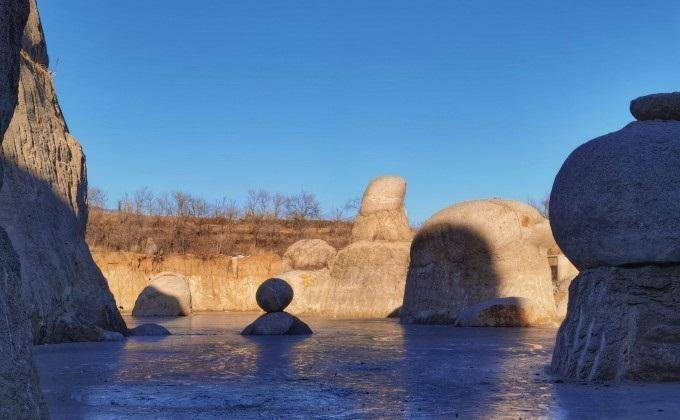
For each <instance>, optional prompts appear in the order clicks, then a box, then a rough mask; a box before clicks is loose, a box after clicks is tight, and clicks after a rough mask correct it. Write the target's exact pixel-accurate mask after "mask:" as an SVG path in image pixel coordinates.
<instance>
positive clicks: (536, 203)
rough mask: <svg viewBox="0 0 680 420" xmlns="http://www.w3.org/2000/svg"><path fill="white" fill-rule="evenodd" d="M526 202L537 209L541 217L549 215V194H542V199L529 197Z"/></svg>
mask: <svg viewBox="0 0 680 420" xmlns="http://www.w3.org/2000/svg"><path fill="white" fill-rule="evenodd" d="M527 204H528V205H530V206H531V207H533V208H535V209H536V210H538V212H539V213H541V215H543V217H545V218H546V219H547V218H548V216H549V215H550V194H546V195H544V196H543V199H542V200H535V199H534V198H529V199H528V200H527Z"/></svg>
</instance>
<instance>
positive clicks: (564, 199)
mask: <svg viewBox="0 0 680 420" xmlns="http://www.w3.org/2000/svg"><path fill="white" fill-rule="evenodd" d="M678 168H680V122H676V121H645V122H633V123H631V124H628V125H627V126H626V127H624V128H623V129H622V130H620V131H617V132H614V133H610V134H607V135H605V136H602V137H599V138H596V139H594V140H591V141H589V142H587V143H585V144H583V145H581V146H580V147H578V148H577V149H576V150H574V152H572V153H571V155H570V156H569V157H568V158H567V160H566V161H565V162H564V164H563V165H562V168H561V169H560V171H559V173H558V174H557V177H556V178H555V182H554V184H553V189H552V193H551V197H550V222H551V226H552V230H553V234H554V236H555V239H556V241H557V243H558V245H559V246H560V248H561V249H562V251H563V252H564V254H565V255H566V256H567V257H568V258H569V260H570V261H571V262H572V263H573V264H574V265H575V266H576V267H578V268H579V269H580V270H583V269H586V268H594V267H602V266H621V265H633V264H643V263H678V262H680V217H678V215H680V170H678Z"/></svg>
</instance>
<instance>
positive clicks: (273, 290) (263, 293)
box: [255, 278, 293, 312]
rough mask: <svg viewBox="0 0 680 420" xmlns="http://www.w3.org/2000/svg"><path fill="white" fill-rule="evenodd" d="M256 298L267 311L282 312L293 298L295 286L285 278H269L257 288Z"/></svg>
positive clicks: (259, 304)
mask: <svg viewBox="0 0 680 420" xmlns="http://www.w3.org/2000/svg"><path fill="white" fill-rule="evenodd" d="M255 300H256V301H257V304H258V306H259V307H260V308H262V310H263V311H265V312H282V311H283V310H284V309H286V307H287V306H288V305H290V302H291V301H292V300H293V288H292V287H290V284H288V283H286V281H285V280H283V279H277V278H272V279H268V280H265V281H264V283H262V284H261V285H260V287H258V288H257V293H256V294H255Z"/></svg>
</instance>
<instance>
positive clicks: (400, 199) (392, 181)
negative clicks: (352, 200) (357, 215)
mask: <svg viewBox="0 0 680 420" xmlns="http://www.w3.org/2000/svg"><path fill="white" fill-rule="evenodd" d="M405 196H406V181H404V178H402V177H399V176H381V177H379V178H375V179H374V180H372V181H371V183H370V184H368V187H366V191H364V197H363V198H362V200H361V209H360V211H361V213H363V214H368V213H375V212H378V211H385V210H399V209H401V208H402V207H403V206H404V197H405Z"/></svg>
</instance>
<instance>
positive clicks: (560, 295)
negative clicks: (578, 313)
mask: <svg viewBox="0 0 680 420" xmlns="http://www.w3.org/2000/svg"><path fill="white" fill-rule="evenodd" d="M556 259H557V267H556V271H557V273H556V274H557V276H556V278H554V279H553V280H554V281H553V288H554V290H553V293H554V296H555V307H556V313H557V319H559V320H563V319H564V318H565V317H566V316H567V303H568V302H569V286H570V285H571V282H572V281H573V280H574V279H575V278H576V276H578V269H577V268H576V267H575V266H574V264H572V263H571V261H569V259H568V258H567V257H566V255H564V254H559V255H557V256H556Z"/></svg>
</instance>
